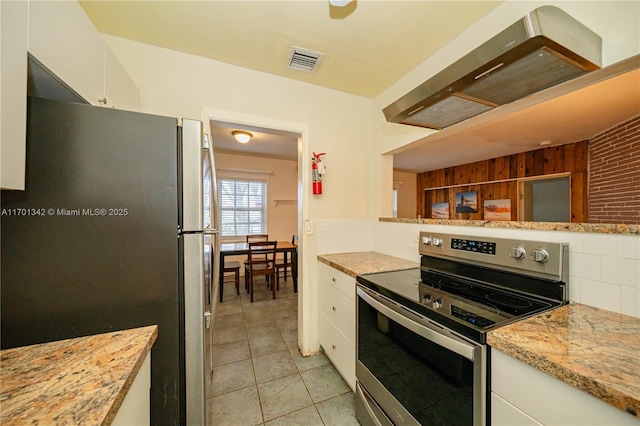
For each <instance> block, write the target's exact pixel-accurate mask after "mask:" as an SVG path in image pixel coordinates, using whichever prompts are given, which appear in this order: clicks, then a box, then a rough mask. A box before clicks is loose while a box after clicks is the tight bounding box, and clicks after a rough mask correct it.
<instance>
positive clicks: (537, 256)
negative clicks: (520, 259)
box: [531, 249, 549, 263]
mask: <svg viewBox="0 0 640 426" xmlns="http://www.w3.org/2000/svg"><path fill="white" fill-rule="evenodd" d="M531 259H533V260H535V261H536V262H539V263H544V262H546V261H547V260H549V253H548V252H547V251H546V250H543V249H535V250H534V251H533V253H532V254H531Z"/></svg>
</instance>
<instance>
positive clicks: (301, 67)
mask: <svg viewBox="0 0 640 426" xmlns="http://www.w3.org/2000/svg"><path fill="white" fill-rule="evenodd" d="M323 56H324V54H323V53H320V52H314V51H312V50H308V49H303V48H301V47H297V46H292V47H291V50H290V51H289V60H288V61H287V67H288V68H290V69H292V70H296V71H304V72H308V73H311V74H314V73H315V72H316V71H317V69H318V65H320V61H321V60H322V57H323Z"/></svg>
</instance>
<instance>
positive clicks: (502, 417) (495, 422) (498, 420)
mask: <svg viewBox="0 0 640 426" xmlns="http://www.w3.org/2000/svg"><path fill="white" fill-rule="evenodd" d="M514 425H519V426H541V424H540V423H538V422H536V421H535V420H533V419H532V418H531V417H529V416H527V415H526V414H525V413H523V412H522V411H520V410H518V409H517V408H516V407H514V406H513V405H511V404H509V403H508V402H507V401H505V400H504V399H502V398H500V397H499V396H498V395H496V394H495V393H493V392H491V426H514Z"/></svg>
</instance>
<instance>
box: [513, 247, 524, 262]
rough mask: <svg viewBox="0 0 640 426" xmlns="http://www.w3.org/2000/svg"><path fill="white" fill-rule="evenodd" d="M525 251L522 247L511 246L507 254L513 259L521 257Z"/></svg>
mask: <svg viewBox="0 0 640 426" xmlns="http://www.w3.org/2000/svg"><path fill="white" fill-rule="evenodd" d="M525 254H526V253H525V251H524V249H523V248H522V247H511V248H510V249H509V256H511V257H513V258H514V259H522V258H523V257H524V256H525Z"/></svg>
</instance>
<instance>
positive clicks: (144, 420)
mask: <svg viewBox="0 0 640 426" xmlns="http://www.w3.org/2000/svg"><path fill="white" fill-rule="evenodd" d="M150 389H151V354H147V357H146V358H145V360H144V362H143V363H142V367H140V371H138V375H137V376H136V378H135V379H134V380H133V383H132V384H131V387H130V388H129V392H127V395H126V396H125V397H124V401H122V405H121V406H120V409H119V410H118V412H117V413H116V416H115V417H114V419H113V422H112V423H111V424H112V425H113V426H120V425H122V426H125V425H126V426H146V425H149V424H150V423H151V411H150V410H151V395H150V393H149V392H150Z"/></svg>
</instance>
